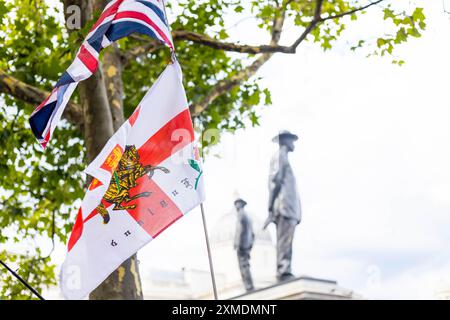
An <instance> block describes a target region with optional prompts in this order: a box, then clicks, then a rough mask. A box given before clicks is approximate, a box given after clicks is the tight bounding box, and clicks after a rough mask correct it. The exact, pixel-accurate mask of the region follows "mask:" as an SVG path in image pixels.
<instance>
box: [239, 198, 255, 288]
mask: <svg viewBox="0 0 450 320" xmlns="http://www.w3.org/2000/svg"><path fill="white" fill-rule="evenodd" d="M246 204H247V202H245V201H244V200H242V199H237V200H236V201H234V206H235V208H236V213H237V217H238V219H237V224H236V234H235V238H234V249H235V250H236V251H237V256H238V262H239V269H240V271H241V276H242V281H243V283H244V287H245V290H246V291H247V292H249V291H252V290H254V286H253V279H252V274H251V272H250V251H251V250H252V247H253V242H254V240H255V234H254V233H253V227H252V221H251V219H250V217H249V216H248V214H247V212H245V210H244V207H245V205H246Z"/></svg>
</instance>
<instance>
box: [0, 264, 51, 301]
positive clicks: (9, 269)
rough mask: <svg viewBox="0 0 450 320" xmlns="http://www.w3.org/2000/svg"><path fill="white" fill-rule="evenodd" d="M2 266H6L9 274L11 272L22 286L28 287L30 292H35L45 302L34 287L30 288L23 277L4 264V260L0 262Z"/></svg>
mask: <svg viewBox="0 0 450 320" xmlns="http://www.w3.org/2000/svg"><path fill="white" fill-rule="evenodd" d="M0 264H1V265H2V266H4V267H5V268H6V269H7V270H8V271H9V272H11V274H12V275H13V276H14V277H16V278H17V280H19V281H20V282H22V284H23V285H24V286H25V287H27V289H28V290H30V291H31V292H33V293H34V294H35V295H36V296H37V297H38V298H39V299H41V300H45V299H44V298H43V297H42V296H41V295H40V294H39V292H37V291H36V290H35V289H34V288H33V287H32V286H30V285H29V284H28V282H26V281H25V280H24V279H23V278H22V277H21V276H19V275H18V274H17V273H15V272H14V270H12V269H11V268H10V267H8V266H7V265H6V263H4V262H3V261H2V260H0Z"/></svg>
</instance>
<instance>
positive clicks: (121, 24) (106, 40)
mask: <svg viewBox="0 0 450 320" xmlns="http://www.w3.org/2000/svg"><path fill="white" fill-rule="evenodd" d="M131 33H140V34H144V35H148V36H150V37H152V38H155V39H157V40H159V41H161V42H162V43H163V44H165V45H166V46H168V47H169V48H170V49H171V50H172V52H173V51H174V47H173V40H172V37H171V34H170V28H169V24H168V22H167V18H166V15H165V10H164V3H163V0H114V1H111V2H109V3H108V5H107V6H106V7H105V9H104V10H103V12H102V14H101V15H100V17H99V19H98V20H97V22H96V23H95V24H94V26H93V27H92V29H91V30H90V31H89V34H88V35H87V37H86V39H85V40H84V41H83V44H82V45H81V47H80V49H79V50H78V53H77V55H76V57H75V60H74V61H73V62H72V64H71V65H70V66H69V68H68V69H67V70H66V71H65V72H64V73H63V74H62V76H61V78H60V79H59V81H58V82H57V84H56V86H55V88H54V89H53V90H52V92H51V94H50V96H49V97H48V98H47V99H46V100H44V102H42V103H41V104H40V105H39V106H38V107H37V108H36V109H35V110H34V112H33V113H32V114H31V117H30V125H31V130H32V131H33V134H34V135H35V137H36V138H37V139H38V141H39V143H40V144H41V145H42V147H43V148H44V149H45V148H46V146H47V143H48V142H49V140H50V137H51V135H52V133H53V131H54V130H55V127H56V124H57V123H58V121H59V120H60V118H61V115H62V113H63V111H64V108H65V107H66V105H67V103H68V102H69V99H70V97H71V95H72V93H73V91H74V90H75V88H76V86H77V84H78V82H80V81H82V80H85V79H87V78H89V77H90V76H91V75H92V74H93V73H94V72H95V71H96V70H97V68H98V64H99V53H100V51H101V50H102V49H103V48H106V47H107V46H109V45H110V44H111V43H112V42H114V41H116V40H119V39H121V38H124V37H126V36H128V35H130V34H131Z"/></svg>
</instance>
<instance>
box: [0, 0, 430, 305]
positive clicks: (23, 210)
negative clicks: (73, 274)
mask: <svg viewBox="0 0 450 320" xmlns="http://www.w3.org/2000/svg"><path fill="white" fill-rule="evenodd" d="M167 10H168V12H169V13H170V14H169V16H170V17H171V18H172V21H170V22H171V26H172V30H173V34H174V39H175V42H176V50H177V56H178V59H179V61H180V63H181V65H182V67H183V71H184V81H185V88H186V91H187V96H188V99H189V101H190V103H191V104H192V107H193V109H191V110H194V111H195V112H193V116H194V120H195V124H196V126H197V127H198V128H199V130H205V129H218V130H219V131H235V130H236V129H239V128H243V127H245V126H246V124H250V125H258V118H259V115H260V109H261V107H262V106H265V105H270V104H271V96H270V88H265V87H262V85H261V83H260V79H259V78H258V77H257V76H255V74H256V72H257V70H258V69H259V67H260V66H261V65H262V64H264V63H265V62H266V61H267V60H269V58H270V57H271V56H272V55H273V54H275V53H277V52H280V53H279V54H292V53H295V51H296V49H297V47H298V46H299V45H300V44H301V43H303V42H305V41H309V42H313V43H317V45H319V46H320V47H321V48H323V50H330V49H332V47H333V44H334V43H335V41H336V40H337V39H338V38H339V37H341V36H342V35H343V32H344V30H345V29H347V28H350V27H351V28H358V21H356V20H358V19H364V17H365V13H366V12H373V14H374V15H377V16H379V22H380V23H381V24H385V25H386V29H387V32H384V33H383V34H377V31H372V30H366V36H365V37H364V38H363V39H360V40H359V41H358V42H357V43H356V44H353V45H351V46H349V49H351V50H356V49H366V50H369V55H380V56H385V55H389V56H392V55H393V54H394V49H395V48H396V46H397V45H399V44H402V43H404V42H405V41H407V40H408V39H410V38H411V37H419V36H420V35H421V33H422V32H423V30H424V29H425V15H424V13H423V9H422V8H419V7H416V6H414V5H412V4H411V3H410V1H406V0H404V1H403V0H402V1H388V0H384V1H383V0H381V1H373V2H365V1H351V0H330V1H321V0H316V1H313V0H252V1H247V2H246V1H237V0H179V1H178V2H177V4H176V5H170V3H169V6H168V8H167ZM248 12H251V15H252V16H253V18H254V20H253V21H254V23H255V25H257V26H258V27H259V28H260V32H264V33H265V34H267V37H268V38H269V39H271V41H270V43H264V44H248V45H243V44H241V43H233V42H231V41H230V39H229V35H228V32H227V17H230V16H233V17H236V16H237V17H242V16H243V15H244V13H246V14H247V13H248ZM96 14H99V12H97V13H96ZM0 22H1V23H0V39H1V40H0V72H3V75H5V74H8V75H10V76H12V77H14V78H15V79H17V80H18V81H12V80H11V79H10V78H7V77H4V76H2V73H0V94H1V93H3V94H1V96H0V122H1V123H2V125H1V127H0V137H1V139H0V153H1V156H0V245H1V247H0V259H2V260H5V261H7V262H15V263H16V264H17V265H20V266H21V268H20V270H19V273H20V274H21V275H22V276H23V277H24V278H26V279H28V280H29V281H30V282H31V284H32V285H34V286H35V287H37V288H39V289H42V288H44V287H46V286H49V285H53V284H55V283H56V277H55V268H54V266H52V264H51V262H50V259H49V257H47V253H45V254H44V253H42V252H41V250H40V246H39V243H36V242H35V241H34V240H35V239H52V240H53V241H56V242H65V241H66V238H67V235H68V234H69V232H70V229H71V226H72V223H73V214H72V213H73V212H74V211H75V208H76V207H77V205H78V204H79V201H77V200H79V199H80V198H81V197H82V196H83V189H84V178H85V177H84V175H83V174H82V170H83V169H84V167H85V166H86V150H85V147H84V138H83V133H82V132H81V131H80V126H81V127H82V124H80V123H73V121H72V122H69V121H64V122H63V124H62V125H61V126H60V128H58V129H57V130H56V131H55V136H54V138H53V140H52V143H51V145H50V146H49V148H48V150H47V151H46V152H45V153H43V152H42V151H41V150H40V147H39V146H38V144H37V143H36V142H35V140H34V137H33V136H32V134H31V131H30V129H29V126H28V121H27V120H28V117H29V115H30V113H31V111H32V110H33V109H34V107H35V106H34V105H29V104H27V103H25V102H24V99H23V97H22V96H20V95H19V94H17V92H16V91H17V88H18V87H19V86H21V85H23V84H27V85H30V86H32V87H35V88H38V89H40V90H46V91H49V90H51V88H52V86H53V85H54V84H55V82H56V81H57V79H58V76H59V75H60V74H61V73H62V72H63V71H64V70H65V69H66V68H67V67H68V66H69V64H70V63H71V61H72V59H73V57H74V55H75V53H76V50H77V49H78V46H79V43H80V42H81V41H82V39H83V38H84V36H85V35H86V33H87V31H88V30H89V28H90V26H91V25H92V23H93V21H91V22H90V23H88V24H87V25H86V26H85V27H83V29H81V30H75V31H73V32H68V30H67V28H66V26H65V23H64V12H63V6H62V3H60V2H59V1H45V0H6V1H5V0H0ZM287 24H289V27H291V26H293V27H294V28H296V30H298V38H297V39H293V40H292V44H289V45H287V46H283V45H281V44H280V39H279V36H278V34H279V33H281V32H282V31H283V25H285V26H286V25H287ZM119 50H120V54H121V59H122V62H123V66H124V68H123V72H122V80H123V84H124V97H123V99H124V100H123V102H124V112H125V116H129V115H130V114H131V112H132V111H133V110H134V108H135V107H136V105H137V104H138V103H139V101H140V99H141V98H142V96H143V94H144V92H145V91H146V90H147V89H148V87H149V86H150V85H151V84H152V83H153V81H154V80H155V79H156V78H157V76H158V75H159V74H160V72H161V71H162V70H163V68H164V67H165V65H166V64H167V62H168V60H169V52H168V50H166V49H164V48H162V47H161V46H160V45H159V44H158V43H155V42H154V40H151V39H148V38H145V37H140V36H131V37H129V38H127V39H123V40H121V41H120V42H119ZM391 59H392V60H393V62H394V63H398V64H402V63H403V61H402V60H401V59H400V58H397V57H394V58H391ZM79 99H80V98H79V96H77V95H74V97H73V98H72V101H73V102H74V103H75V104H76V103H79ZM205 99H206V100H205ZM205 101H206V102H205ZM196 106H200V107H198V108H195V107H196ZM197 110H200V112H197ZM7 248H14V250H11V249H9V250H7ZM30 248H32V249H30ZM15 283H16V282H15V281H14V280H13V279H12V278H11V277H10V276H9V275H7V274H5V273H3V272H2V273H1V276H0V299H7V298H23V299H25V298H32V297H31V295H30V293H29V292H27V291H26V290H24V288H22V287H21V285H20V284H15Z"/></svg>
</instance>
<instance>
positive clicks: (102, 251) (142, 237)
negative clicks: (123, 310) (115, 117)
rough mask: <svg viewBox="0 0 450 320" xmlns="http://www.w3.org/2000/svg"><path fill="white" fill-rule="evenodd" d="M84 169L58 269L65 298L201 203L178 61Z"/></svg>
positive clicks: (86, 289)
mask: <svg viewBox="0 0 450 320" xmlns="http://www.w3.org/2000/svg"><path fill="white" fill-rule="evenodd" d="M85 172H86V173H87V174H89V175H91V176H92V177H93V180H92V182H91V184H90V186H89V188H88V191H87V193H86V195H85V198H84V200H83V203H82V205H81V208H80V209H79V211H78V215H77V218H76V221H75V225H74V227H73V230H72V234H71V236H70V238H69V242H68V253H67V257H66V260H65V261H64V264H63V266H62V270H61V279H60V280H61V288H62V292H63V295H64V297H65V298H67V299H82V298H84V297H85V296H87V295H88V294H89V293H90V292H91V291H92V290H93V289H95V288H96V287H97V286H98V285H99V284H100V283H101V282H103V280H105V279H106V277H107V276H108V275H109V274H110V273H112V272H113V271H114V270H115V269H116V268H117V267H119V266H120V264H121V263H122V262H123V261H125V260H126V259H128V258H129V257H130V256H132V255H133V254H134V253H136V252H137V251H138V250H139V249H140V248H141V247H143V246H144V245H145V244H147V243H148V242H150V241H151V240H152V239H154V238H155V237H157V236H158V235H159V234H160V233H161V232H163V231H164V230H165V229H166V228H167V227H169V226H170V225H171V224H172V223H174V222H175V221H177V220H178V219H179V218H181V217H182V216H183V215H184V214H186V213H187V212H189V211H190V210H192V209H193V208H194V207H196V206H197V205H199V204H200V203H201V202H202V201H203V199H204V192H203V190H204V188H203V179H202V173H203V171H202V168H201V163H200V157H199V153H198V149H197V147H196V143H195V141H194V131H193V127H192V121H191V117H190V114H189V109H188V102H187V99H186V95H185V92H184V88H183V84H182V75H181V68H180V66H179V65H178V63H177V62H174V63H173V64H171V65H169V66H167V68H166V70H165V71H164V72H163V73H162V74H161V75H160V77H159V78H158V80H157V81H156V82H155V84H154V85H153V86H152V87H151V88H150V90H149V91H148V92H147V94H146V95H145V97H144V98H143V99H142V101H141V103H140V105H139V106H138V107H137V108H136V110H135V111H134V113H133V114H132V116H131V117H130V118H129V119H128V120H127V121H126V122H125V123H124V124H123V125H122V127H121V128H120V129H119V130H118V131H117V132H116V133H115V134H114V136H113V137H111V139H110V140H109V141H108V142H107V144H106V145H105V147H104V148H103V150H102V151H101V152H100V154H99V155H98V157H97V158H96V159H95V160H94V161H93V162H92V163H91V164H90V165H89V166H88V167H87V168H86V170H85Z"/></svg>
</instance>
